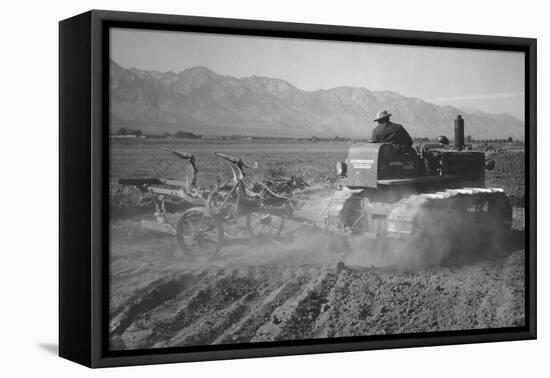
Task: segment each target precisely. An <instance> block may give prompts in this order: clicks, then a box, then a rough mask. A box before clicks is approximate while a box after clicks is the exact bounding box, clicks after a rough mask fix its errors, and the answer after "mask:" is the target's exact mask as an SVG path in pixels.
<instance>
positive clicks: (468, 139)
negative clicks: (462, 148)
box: [413, 135, 521, 144]
mask: <svg viewBox="0 0 550 378" xmlns="http://www.w3.org/2000/svg"><path fill="white" fill-rule="evenodd" d="M431 140H433V139H431ZM413 141H415V142H427V141H430V138H427V137H415V138H413ZM464 142H465V143H468V144H471V143H477V144H488V143H493V144H499V143H500V144H504V143H519V142H521V141H520V140H518V139H514V138H512V137H508V138H500V139H499V138H495V139H476V138H473V137H472V136H471V135H466V137H465V138H464Z"/></svg>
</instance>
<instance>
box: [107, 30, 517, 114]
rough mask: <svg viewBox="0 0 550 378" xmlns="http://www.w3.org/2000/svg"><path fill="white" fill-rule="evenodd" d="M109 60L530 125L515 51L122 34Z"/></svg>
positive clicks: (114, 35) (117, 33)
mask: <svg viewBox="0 0 550 378" xmlns="http://www.w3.org/2000/svg"><path fill="white" fill-rule="evenodd" d="M111 58H112V59H113V60H114V61H115V62H117V63H119V64H120V65H122V66H124V67H127V68H130V67H136V68H139V69H147V70H157V71H163V72H164V71H173V72H180V71H183V70H184V69H185V68H189V67H193V66H198V65H202V66H206V67H208V68H210V69H212V70H213V71H215V72H217V73H219V74H224V75H231V76H235V77H239V78H240V77H247V76H251V75H258V76H268V77H274V78H279V79H284V80H287V81H288V82H290V83H291V84H293V85H295V86H297V87H298V88H300V89H304V90H316V89H328V88H333V87H337V86H342V85H346V86H354V87H366V88H368V89H370V90H391V91H395V92H399V93H401V94H403V95H405V96H410V97H420V98H422V99H424V100H426V101H430V102H433V103H436V104H449V105H453V106H457V107H459V108H460V107H461V108H465V107H468V108H477V109H480V110H483V111H486V112H491V113H501V112H508V113H510V114H513V115H514V116H516V117H518V118H519V119H520V120H522V121H523V119H524V88H525V84H524V56H523V53H517V52H499V51H488V50H468V49H451V48H439V47H416V46H401V45H384V44H366V43H353V42H334V41H316V40H297V39H284V38H267V37H248V36H227V35H220V34H202V33H187V32H165V31H147V30H133V29H118V28H117V29H112V30H111Z"/></svg>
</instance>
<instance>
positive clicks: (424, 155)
mask: <svg viewBox="0 0 550 378" xmlns="http://www.w3.org/2000/svg"><path fill="white" fill-rule="evenodd" d="M454 126H455V138H454V144H453V145H450V144H449V141H448V139H447V138H446V137H440V138H439V143H425V144H423V145H419V146H417V147H416V149H412V148H411V149H407V150H405V151H403V149H402V148H400V147H398V146H395V145H393V144H390V143H356V144H353V145H352V146H351V147H350V149H349V151H348V156H347V159H346V160H345V162H340V163H337V167H336V170H337V173H338V175H339V176H340V184H339V185H340V188H339V190H337V191H336V194H335V196H334V200H333V202H332V204H331V207H330V209H329V211H328V212H327V215H326V218H325V226H326V227H327V228H329V229H335V230H340V231H341V230H344V231H345V232H346V234H348V235H350V238H356V240H363V241H365V238H367V239H368V238H371V239H373V240H376V241H377V243H382V244H383V245H384V248H385V249H386V250H388V249H389V251H390V252H391V253H396V254H397V255H400V256H401V257H402V258H408V257H407V256H409V255H411V254H414V255H415V259H416V261H417V262H419V263H420V262H421V263H422V265H430V264H438V263H441V262H442V261H443V260H448V259H453V258H454V259H456V258H457V256H456V254H454V253H453V252H456V251H460V253H464V251H469V252H468V253H480V251H482V253H485V251H487V250H491V251H496V252H499V251H500V252H502V248H503V247H504V245H505V244H504V241H505V240H506V235H507V234H508V233H509V231H510V228H511V223H512V208H511V205H510V202H509V199H508V197H507V196H506V195H505V194H504V192H503V190H502V189H499V188H487V187H485V170H486V169H492V168H493V167H494V161H486V160H485V154H484V153H483V152H477V151H472V150H471V147H470V146H467V145H465V144H464V119H463V118H462V117H461V116H460V115H459V116H457V118H456V119H455V121H454ZM390 243H391V244H390ZM389 246H391V248H390V247H389ZM476 251H477V252H476Z"/></svg>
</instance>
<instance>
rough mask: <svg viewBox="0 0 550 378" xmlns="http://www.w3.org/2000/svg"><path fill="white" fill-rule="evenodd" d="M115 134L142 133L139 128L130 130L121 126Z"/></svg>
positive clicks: (138, 134)
mask: <svg viewBox="0 0 550 378" xmlns="http://www.w3.org/2000/svg"><path fill="white" fill-rule="evenodd" d="M117 135H135V136H137V137H139V136H142V135H143V133H142V132H141V130H132V129H129V128H127V127H121V128H120V129H118V131H117Z"/></svg>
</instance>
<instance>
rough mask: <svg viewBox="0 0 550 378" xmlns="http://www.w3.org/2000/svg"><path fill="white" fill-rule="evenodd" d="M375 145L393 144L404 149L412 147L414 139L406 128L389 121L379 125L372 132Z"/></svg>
mask: <svg viewBox="0 0 550 378" xmlns="http://www.w3.org/2000/svg"><path fill="white" fill-rule="evenodd" d="M371 141H372V142H373V143H393V144H397V145H399V146H402V147H411V146H412V138H411V136H410V135H409V133H408V132H407V130H405V128H404V127H403V126H402V125H400V124H398V123H393V122H390V121H387V122H385V123H382V124H380V125H378V126H377V127H376V128H375V129H374V130H373V131H372V139H371Z"/></svg>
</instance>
